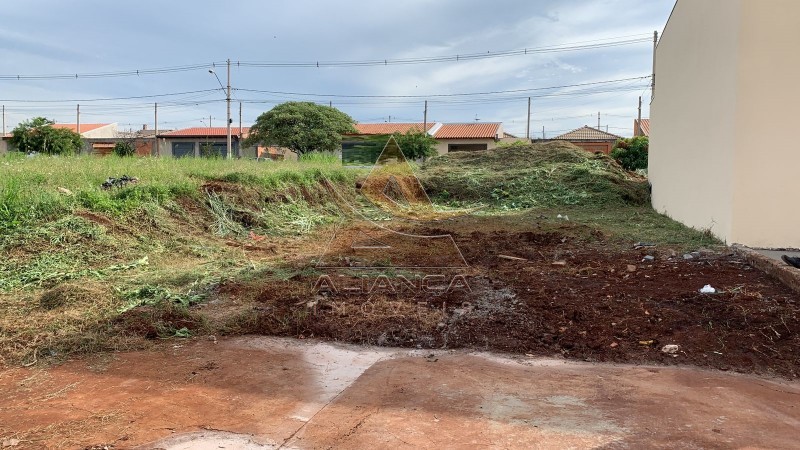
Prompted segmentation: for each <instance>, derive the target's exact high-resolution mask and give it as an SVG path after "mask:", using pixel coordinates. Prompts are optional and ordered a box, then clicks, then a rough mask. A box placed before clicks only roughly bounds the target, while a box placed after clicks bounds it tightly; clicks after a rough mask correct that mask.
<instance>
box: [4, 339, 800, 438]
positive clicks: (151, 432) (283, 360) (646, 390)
mask: <svg viewBox="0 0 800 450" xmlns="http://www.w3.org/2000/svg"><path fill="white" fill-rule="evenodd" d="M98 358H101V357H100V356H98ZM0 398H3V399H4V402H3V403H2V404H0V442H2V441H3V440H4V439H16V440H19V445H18V446H17V448H42V447H48V448H102V447H100V446H101V445H113V446H114V448H140V449H154V448H159V449H169V450H183V449H189V448H192V449H194V448H199V449H203V448H207V449H211V448H226V449H243V450H255V449H276V448H281V449H307V448H342V449H350V448H397V449H401V448H409V449H411V448H414V449H416V448H436V449H439V448H526V449H530V448H534V449H535V448H640V447H648V448H677V447H680V448H710V447H711V448H797V442H798V441H797V438H798V430H800V383H798V382H791V381H785V380H777V379H766V378H759V377H751V376H742V375H735V374H728V373H723V372H714V371H704V370H697V369H693V368H666V367H648V366H628V365H610V364H588V363H585V364H582V363H575V362H566V361H563V360H559V359H542V358H529V357H509V356H504V355H496V354H490V353H476V352H468V351H433V352H432V351H421V350H397V349H386V348H367V347H358V346H345V345H335V344H328V343H322V342H315V341H309V340H292V339H277V338H265V337H244V338H233V339H225V340H219V341H214V342H210V341H205V340H202V341H195V342H185V343H176V344H174V345H170V346H168V347H162V348H160V349H157V350H154V351H142V352H132V353H122V354H117V355H114V357H113V359H108V360H78V361H71V362H68V363H66V364H64V365H61V366H58V367H50V368H43V369H24V368H11V369H5V370H2V371H0Z"/></svg>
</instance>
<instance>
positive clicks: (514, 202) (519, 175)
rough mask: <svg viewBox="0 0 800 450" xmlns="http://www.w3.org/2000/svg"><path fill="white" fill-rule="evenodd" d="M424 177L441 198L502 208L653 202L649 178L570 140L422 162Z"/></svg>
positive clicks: (454, 202)
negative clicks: (648, 184) (589, 151)
mask: <svg viewBox="0 0 800 450" xmlns="http://www.w3.org/2000/svg"><path fill="white" fill-rule="evenodd" d="M421 178H422V182H423V185H424V186H425V188H426V189H427V190H428V193H429V194H430V195H431V196H432V197H433V198H435V199H436V200H438V201H440V202H445V203H453V204H458V203H473V202H484V203H488V204H490V205H492V206H495V207H499V208H502V209H524V208H548V207H554V206H572V205H575V206H596V207H605V206H615V205H617V206H619V205H634V206H642V205H646V204H647V203H648V200H649V189H648V186H647V181H646V180H645V179H643V178H641V177H639V176H637V175H634V174H631V173H629V172H627V171H625V170H624V169H622V168H621V167H620V166H619V165H618V164H617V163H616V162H614V161H613V160H612V159H611V158H609V157H607V156H605V155H602V154H600V155H594V154H591V153H588V152H586V151H584V150H582V149H580V148H578V147H576V146H574V145H572V144H570V143H566V142H550V143H547V144H532V145H520V146H512V147H508V148H503V149H498V150H487V151H476V152H458V153H450V154H447V155H444V156H442V157H439V158H433V159H431V160H429V161H428V162H427V163H426V164H424V165H423V166H422V176H421Z"/></svg>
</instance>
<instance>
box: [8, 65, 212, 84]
mask: <svg viewBox="0 0 800 450" xmlns="http://www.w3.org/2000/svg"><path fill="white" fill-rule="evenodd" d="M213 65H214V63H213V62H208V63H201V64H191V65H186V66H173V67H159V68H155V69H132V70H121V71H117V72H94V73H70V74H40V75H21V74H15V75H0V80H20V81H21V80H69V79H75V80H78V79H81V78H90V79H91V78H119V77H131V76H137V77H138V76H142V75H156V74H165V73H176V72H188V71H192V70H200V69H203V70H207V69H208V68H209V67H211V66H213Z"/></svg>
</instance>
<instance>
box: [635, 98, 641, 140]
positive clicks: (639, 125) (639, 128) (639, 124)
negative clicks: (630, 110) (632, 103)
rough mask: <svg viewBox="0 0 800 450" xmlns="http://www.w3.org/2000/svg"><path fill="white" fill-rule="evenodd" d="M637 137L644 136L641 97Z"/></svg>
mask: <svg viewBox="0 0 800 450" xmlns="http://www.w3.org/2000/svg"><path fill="white" fill-rule="evenodd" d="M635 131H636V133H634V134H635V135H636V136H641V135H642V96H641V95H640V96H639V118H638V119H637V120H636V130H635Z"/></svg>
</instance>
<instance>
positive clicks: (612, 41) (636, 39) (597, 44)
mask: <svg viewBox="0 0 800 450" xmlns="http://www.w3.org/2000/svg"><path fill="white" fill-rule="evenodd" d="M650 41H651V40H650V38H649V37H645V35H644V34H641V35H628V36H617V37H609V38H601V39H594V40H589V41H578V42H572V43H565V44H555V45H549V46H542V47H533V48H523V49H518V50H503V51H494V52H493V51H487V52H485V53H483V52H481V53H465V54H456V55H449V56H430V57H419V58H399V59H388V58H386V59H372V60H355V61H307V62H291V61H289V62H286V61H284V62H281V61H236V62H233V64H234V65H235V66H236V67H237V68H241V67H313V68H321V67H367V66H389V65H412V64H431V63H442V62H461V61H474V60H482V59H492V58H504V57H511V56H522V55H537V54H543V53H559V52H575V51H583V50H595V49H604V48H613V47H620V46H627V45H635V44H640V43H645V42H650ZM225 64H227V61H211V62H206V63H198V64H188V65H183V66H170V67H157V68H150V69H129V70H120V71H110V72H84V73H62V74H3V75H0V80H5V81H23V80H70V79H74V80H79V79H97V78H119V77H134V76H135V77H140V76H146V75H160V74H170V73H180V72H189V71H194V70H208V68H209V67H214V68H216V67H217V66H218V65H225Z"/></svg>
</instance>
